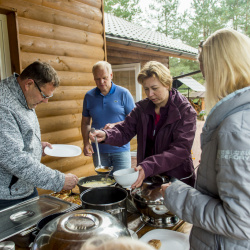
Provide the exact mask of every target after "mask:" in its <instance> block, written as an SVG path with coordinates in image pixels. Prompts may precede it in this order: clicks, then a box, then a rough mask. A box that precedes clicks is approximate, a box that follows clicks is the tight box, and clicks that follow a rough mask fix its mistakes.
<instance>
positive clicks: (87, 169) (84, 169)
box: [37, 163, 96, 195]
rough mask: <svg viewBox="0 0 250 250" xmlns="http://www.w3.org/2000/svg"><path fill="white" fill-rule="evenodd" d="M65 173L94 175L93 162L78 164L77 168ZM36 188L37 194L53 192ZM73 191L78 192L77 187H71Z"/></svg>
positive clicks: (79, 175) (81, 175) (82, 175)
mask: <svg viewBox="0 0 250 250" xmlns="http://www.w3.org/2000/svg"><path fill="white" fill-rule="evenodd" d="M66 173H72V174H75V175H77V176H78V178H80V177H84V176H91V175H96V172H95V170H94V165H93V163H89V164H86V165H82V166H79V167H78V168H75V169H73V170H72V171H68V172H66ZM37 190H38V194H39V195H43V194H51V193H54V191H52V190H45V189H40V188H38V189H37ZM73 192H77V193H79V188H78V187H77V186H76V187H75V188H74V189H73Z"/></svg>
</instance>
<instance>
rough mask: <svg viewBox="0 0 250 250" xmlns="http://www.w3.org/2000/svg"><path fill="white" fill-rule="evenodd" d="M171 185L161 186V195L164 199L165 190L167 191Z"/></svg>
mask: <svg viewBox="0 0 250 250" xmlns="http://www.w3.org/2000/svg"><path fill="white" fill-rule="evenodd" d="M170 185H171V182H169V183H166V184H162V185H161V189H160V193H161V195H162V197H164V194H165V190H166V189H167V188H168V187H169V186H170Z"/></svg>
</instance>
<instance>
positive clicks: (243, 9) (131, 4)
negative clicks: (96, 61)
mask: <svg viewBox="0 0 250 250" xmlns="http://www.w3.org/2000/svg"><path fill="white" fill-rule="evenodd" d="M139 1H144V0H105V1H104V4H105V9H104V10H105V12H108V13H112V14H114V15H115V16H118V17H122V18H124V19H126V20H128V21H137V22H138V21H142V20H143V21H144V22H145V21H146V23H147V28H152V25H153V23H157V27H156V29H157V31H159V32H161V33H164V34H166V35H167V36H168V37H170V38H173V39H179V40H181V41H182V42H183V43H185V44H187V45H190V46H192V47H194V48H197V47H198V44H199V42H200V41H201V40H205V39H206V38H207V37H208V36H209V35H210V34H212V33H213V32H214V31H216V30H218V29H221V28H225V27H231V28H233V29H236V30H238V31H240V32H242V33H245V34H246V35H248V36H250V18H249V13H250V9H249V6H250V3H249V2H250V0H192V4H191V9H190V10H188V11H185V12H184V13H183V14H180V13H179V12H178V11H177V10H178V7H179V4H180V2H179V0H151V1H150V3H151V4H150V11H149V13H146V16H145V17H144V18H143V17H142V15H141V13H142V12H141V11H140V8H139V7H138V3H139ZM198 69H199V64H198V62H195V61H189V60H184V59H179V58H171V57H170V71H171V74H172V75H173V76H178V75H181V74H186V73H189V72H192V71H196V70H198ZM192 77H193V78H194V79H196V80H197V81H199V82H200V83H203V82H204V80H203V77H202V74H196V75H193V76H192Z"/></svg>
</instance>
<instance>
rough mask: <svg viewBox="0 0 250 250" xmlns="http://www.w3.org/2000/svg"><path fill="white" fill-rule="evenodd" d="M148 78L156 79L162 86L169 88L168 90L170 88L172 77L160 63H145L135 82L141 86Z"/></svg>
mask: <svg viewBox="0 0 250 250" xmlns="http://www.w3.org/2000/svg"><path fill="white" fill-rule="evenodd" d="M150 77H157V78H158V80H159V81H160V82H161V84H162V85H163V86H165V87H169V89H171V88H172V82H173V79H172V76H171V75H170V71H169V69H168V68H167V67H166V66H165V65H163V64H162V63H159V62H156V61H150V62H147V63H146V64H145V65H144V66H143V68H142V69H141V71H140V73H139V74H138V77H137V80H138V82H139V83H140V84H142V83H143V81H144V80H146V79H148V78H150Z"/></svg>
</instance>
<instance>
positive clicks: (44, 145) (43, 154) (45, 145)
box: [41, 142, 53, 156]
mask: <svg viewBox="0 0 250 250" xmlns="http://www.w3.org/2000/svg"><path fill="white" fill-rule="evenodd" d="M41 144H42V156H45V155H46V154H45V153H44V149H45V148H46V147H49V148H51V149H52V148H53V147H52V145H51V144H50V143H48V142H41Z"/></svg>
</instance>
